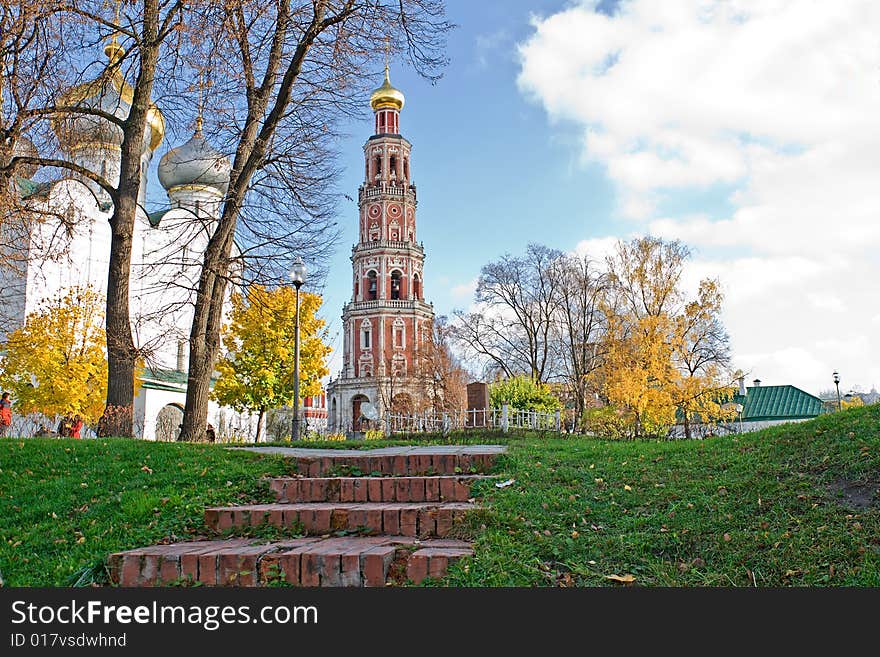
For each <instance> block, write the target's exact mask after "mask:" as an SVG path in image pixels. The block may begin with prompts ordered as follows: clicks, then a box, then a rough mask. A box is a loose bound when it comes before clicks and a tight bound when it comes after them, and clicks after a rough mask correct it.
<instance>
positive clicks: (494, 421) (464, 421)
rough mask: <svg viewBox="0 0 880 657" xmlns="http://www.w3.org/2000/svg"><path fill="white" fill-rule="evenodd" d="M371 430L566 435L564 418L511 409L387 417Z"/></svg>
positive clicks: (374, 424) (388, 433)
mask: <svg viewBox="0 0 880 657" xmlns="http://www.w3.org/2000/svg"><path fill="white" fill-rule="evenodd" d="M369 428H372V429H381V430H383V431H384V432H385V434H386V435H392V434H395V433H423V432H424V433H449V432H451V431H467V430H469V429H500V430H501V431H504V432H507V431H509V430H511V429H529V430H533V431H555V432H562V431H564V427H563V423H562V416H561V414H560V412H559V411H556V412H555V413H542V412H540V411H522V410H518V409H512V408H510V407H508V406H506V405H505V406H502V407H501V408H490V409H484V410H469V411H456V412H443V413H441V412H434V411H430V410H429V411H425V412H424V413H414V414H404V413H386V414H385V415H384V416H383V417H382V418H380V419H378V420H374V421H372V422H370V426H369Z"/></svg>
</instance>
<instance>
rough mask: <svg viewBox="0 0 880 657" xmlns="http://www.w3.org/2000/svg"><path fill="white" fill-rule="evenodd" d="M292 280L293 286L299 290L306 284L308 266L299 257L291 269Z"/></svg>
mask: <svg viewBox="0 0 880 657" xmlns="http://www.w3.org/2000/svg"><path fill="white" fill-rule="evenodd" d="M290 280H291V281H293V285H294V287H296V288H297V289H299V287H300V286H301V285H302V284H303V283H305V282H306V265H305V263H304V262H303V261H302V258H300V257H299V256H297V258H296V260H294V261H293V266H292V267H291V268H290Z"/></svg>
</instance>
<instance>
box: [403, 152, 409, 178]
mask: <svg viewBox="0 0 880 657" xmlns="http://www.w3.org/2000/svg"><path fill="white" fill-rule="evenodd" d="M403 177H404V178H405V179H406V180H409V158H408V157H405V158H403Z"/></svg>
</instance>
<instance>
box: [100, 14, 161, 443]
mask: <svg viewBox="0 0 880 657" xmlns="http://www.w3.org/2000/svg"><path fill="white" fill-rule="evenodd" d="M157 30H158V3H157V2H156V0H148V1H147V2H145V3H144V36H145V37H147V38H152V39H155V36H156V32H157ZM158 60H159V48H158V45H152V46H147V45H145V46H144V47H143V48H142V50H141V53H140V60H139V62H138V63H139V70H138V77H137V81H136V83H135V89H134V94H133V98H132V104H131V108H130V109H129V113H128V117H127V118H126V122H125V126H124V128H123V132H124V136H123V140H122V147H121V152H120V170H119V184H118V185H117V188H116V194H115V195H114V198H113V216H112V217H111V218H110V230H111V235H112V236H111V240H110V265H109V271H108V275H107V310H106V319H105V321H106V324H105V326H106V335H107V405H106V408H105V410H104V416H103V417H102V418H101V421H100V422H99V423H98V435H100V436H111V435H115V436H132V435H133V427H132V420H133V409H134V373H135V365H136V363H137V348H136V347H135V344H134V338H133V337H132V334H131V318H130V315H129V291H130V285H129V279H130V275H131V247H132V241H133V236H134V226H135V218H136V216H137V211H138V195H139V192H140V186H141V174H142V172H141V152H142V148H143V141H144V131H145V130H146V125H147V111H148V109H149V106H150V96H151V95H152V92H153V75H154V73H155V70H156V66H157V64H158Z"/></svg>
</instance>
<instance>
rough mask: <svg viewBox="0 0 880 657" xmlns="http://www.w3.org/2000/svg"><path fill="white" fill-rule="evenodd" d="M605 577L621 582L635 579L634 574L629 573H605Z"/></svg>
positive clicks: (624, 582) (630, 581)
mask: <svg viewBox="0 0 880 657" xmlns="http://www.w3.org/2000/svg"><path fill="white" fill-rule="evenodd" d="M605 579H610V580H611V581H612V582H620V583H621V584H632V583H633V582H635V581H636V578H635V576H634V575H630V574H629V573H627V574H626V575H605Z"/></svg>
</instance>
